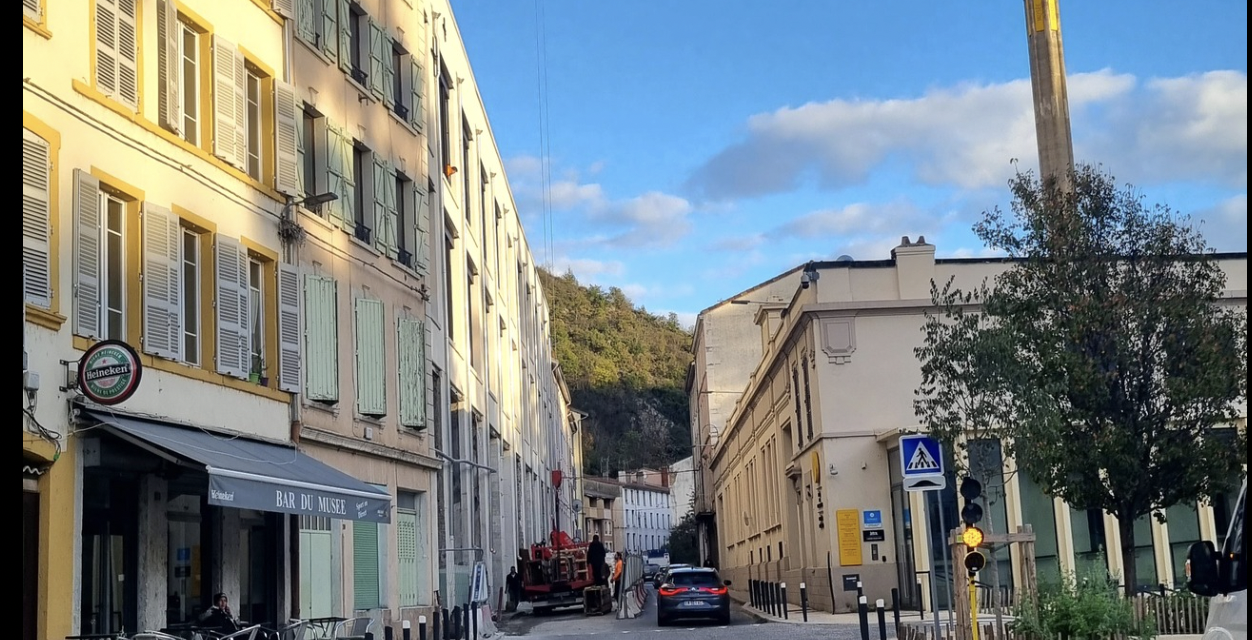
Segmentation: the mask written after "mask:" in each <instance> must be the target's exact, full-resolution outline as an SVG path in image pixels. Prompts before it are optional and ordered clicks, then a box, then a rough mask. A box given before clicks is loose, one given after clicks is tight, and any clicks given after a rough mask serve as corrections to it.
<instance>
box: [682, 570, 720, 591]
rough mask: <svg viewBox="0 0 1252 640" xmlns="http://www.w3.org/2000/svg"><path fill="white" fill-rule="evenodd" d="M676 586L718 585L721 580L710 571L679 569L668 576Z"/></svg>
mask: <svg viewBox="0 0 1252 640" xmlns="http://www.w3.org/2000/svg"><path fill="white" fill-rule="evenodd" d="M669 581H670V584H673V585H674V586H676V587H720V586H722V581H721V580H719V579H718V578H717V574H716V573H714V572H712V571H679V572H678V573H675V574H673V575H671V576H670V577H669Z"/></svg>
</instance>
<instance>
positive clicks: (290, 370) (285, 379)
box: [278, 264, 301, 393]
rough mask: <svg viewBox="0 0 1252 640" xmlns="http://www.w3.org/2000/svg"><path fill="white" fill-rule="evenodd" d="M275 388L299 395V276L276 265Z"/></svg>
mask: <svg viewBox="0 0 1252 640" xmlns="http://www.w3.org/2000/svg"><path fill="white" fill-rule="evenodd" d="M278 351H279V353H278V388H279V389H281V390H283V391H290V392H291V393H299V392H300V365H301V362H300V273H299V271H298V270H297V269H296V267H295V266H294V265H290V264H279V265H278Z"/></svg>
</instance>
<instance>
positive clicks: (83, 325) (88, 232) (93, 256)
mask: <svg viewBox="0 0 1252 640" xmlns="http://www.w3.org/2000/svg"><path fill="white" fill-rule="evenodd" d="M74 333H76V334H78V335H80V336H86V337H88V338H99V337H100V181H99V180H96V178H95V177H94V176H92V175H91V174H90V173H87V172H86V171H83V170H82V169H75V170H74Z"/></svg>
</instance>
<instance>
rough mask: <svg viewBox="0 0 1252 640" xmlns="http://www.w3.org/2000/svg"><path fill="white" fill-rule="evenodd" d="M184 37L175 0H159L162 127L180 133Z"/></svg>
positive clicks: (160, 117) (158, 34) (158, 60)
mask: <svg viewBox="0 0 1252 640" xmlns="http://www.w3.org/2000/svg"><path fill="white" fill-rule="evenodd" d="M181 37H182V29H180V28H179V26H178V10H177V9H175V8H174V3H173V0H157V85H158V86H159V89H160V91H159V92H158V95H157V116H158V119H159V121H160V125H161V126H162V127H165V128H166V129H169V130H170V131H173V132H174V133H175V134H178V135H182V132H183V102H182V89H183V61H182V54H181V53H180V52H179V51H180V48H179V40H180V39H181Z"/></svg>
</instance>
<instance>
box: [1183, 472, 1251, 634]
mask: <svg viewBox="0 0 1252 640" xmlns="http://www.w3.org/2000/svg"><path fill="white" fill-rule="evenodd" d="M1247 512H1248V479H1247V477H1246V476H1245V477H1244V478H1243V488H1241V489H1240V490H1239V500H1238V502H1236V503H1235V513H1234V517H1232V518H1231V519H1230V530H1229V531H1228V532H1227V533H1226V543H1225V544H1224V545H1223V546H1222V550H1221V553H1218V552H1217V549H1216V548H1215V547H1214V546H1213V543H1212V542H1208V541H1207V540H1206V541H1203V542H1197V543H1195V544H1193V545H1191V550H1190V552H1189V553H1188V554H1187V577H1188V580H1187V587H1188V588H1189V589H1191V592H1192V593H1195V594H1198V595H1202V596H1209V597H1211V598H1212V601H1211V602H1210V603H1209V619H1208V622H1207V623H1206V624H1205V625H1204V640H1247V638H1248V560H1247V542H1246V541H1245V540H1244V537H1243V530H1244V528H1245V527H1244V525H1245V524H1247V519H1248V516H1247Z"/></svg>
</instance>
